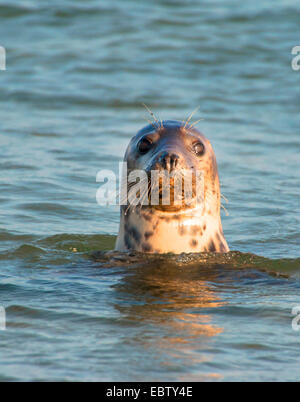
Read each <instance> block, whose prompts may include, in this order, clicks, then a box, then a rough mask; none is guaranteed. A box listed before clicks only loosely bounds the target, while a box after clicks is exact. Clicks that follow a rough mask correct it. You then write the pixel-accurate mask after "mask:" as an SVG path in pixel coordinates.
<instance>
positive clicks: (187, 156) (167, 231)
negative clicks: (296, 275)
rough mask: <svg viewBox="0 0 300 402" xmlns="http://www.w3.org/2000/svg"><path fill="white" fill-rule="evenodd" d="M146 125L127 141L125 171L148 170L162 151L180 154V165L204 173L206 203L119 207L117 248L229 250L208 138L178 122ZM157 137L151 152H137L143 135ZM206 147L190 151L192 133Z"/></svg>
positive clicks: (217, 180) (141, 249)
mask: <svg viewBox="0 0 300 402" xmlns="http://www.w3.org/2000/svg"><path fill="white" fill-rule="evenodd" d="M161 123H162V124H150V125H148V126H146V127H144V128H143V129H142V130H140V131H139V132H138V133H137V135H136V136H135V137H133V138H132V140H131V141H130V143H129V145H128V148H127V151H126V153H125V157H124V160H125V161H127V166H128V174H129V173H130V171H132V170H135V169H143V170H150V169H151V168H152V169H153V168H154V167H155V166H156V165H155V163H156V160H157V159H156V157H157V155H158V154H159V153H161V152H162V151H164V150H168V151H169V152H170V151H172V152H176V153H180V161H181V165H180V167H179V168H189V169H199V170H203V171H204V206H203V208H197V207H196V208H194V209H186V210H182V211H179V212H177V213H175V212H174V213H171V212H163V211H160V210H156V209H154V208H152V207H148V206H142V207H141V206H140V207H135V208H134V207H132V206H129V207H128V206H121V217H120V229H119V235H118V238H117V242H116V250H119V251H126V250H137V251H141V252H145V253H168V252H172V253H177V254H178V253H182V252H186V253H189V252H218V253H225V252H228V251H229V248H228V245H227V242H226V240H225V237H224V234H223V229H222V223H221V218H220V184H219V176H218V169H217V162H216V158H215V154H214V151H213V149H212V146H211V144H210V142H209V141H208V140H207V139H206V138H205V137H204V136H203V134H201V133H200V132H199V131H198V130H196V129H195V128H193V127H191V126H189V125H187V124H185V123H183V122H178V121H169V120H168V121H163V122H161ZM148 134H150V135H152V136H153V138H156V146H155V149H153V151H151V153H149V154H146V155H143V156H140V155H139V154H138V152H137V143H138V142H139V140H140V139H141V138H142V137H143V136H145V135H148ZM191 136H192V137H193V138H194V137H196V138H198V139H199V140H200V141H201V142H202V143H203V144H204V145H205V153H204V155H203V156H202V157H198V156H197V155H195V154H194V153H193V152H191V150H190V149H189V141H190V137H191Z"/></svg>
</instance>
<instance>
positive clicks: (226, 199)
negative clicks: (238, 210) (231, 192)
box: [221, 193, 229, 204]
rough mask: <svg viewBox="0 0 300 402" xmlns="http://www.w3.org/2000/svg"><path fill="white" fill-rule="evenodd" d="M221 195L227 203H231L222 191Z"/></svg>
mask: <svg viewBox="0 0 300 402" xmlns="http://www.w3.org/2000/svg"><path fill="white" fill-rule="evenodd" d="M221 197H222V198H223V200H224V201H225V202H226V204H228V203H229V201H228V199H227V198H226V197H225V195H223V194H222V193H221Z"/></svg>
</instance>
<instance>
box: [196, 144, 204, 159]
mask: <svg viewBox="0 0 300 402" xmlns="http://www.w3.org/2000/svg"><path fill="white" fill-rule="evenodd" d="M193 150H194V152H195V154H196V155H198V156H201V155H203V154H204V145H203V144H202V142H196V143H195V144H194V145H193Z"/></svg>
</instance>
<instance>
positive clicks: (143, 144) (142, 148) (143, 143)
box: [137, 138, 152, 154]
mask: <svg viewBox="0 0 300 402" xmlns="http://www.w3.org/2000/svg"><path fill="white" fill-rule="evenodd" d="M151 146H152V142H151V141H150V140H149V139H148V138H142V139H141V140H140V142H139V143H138V146H137V147H138V150H139V152H140V153H141V154H145V153H147V152H148V151H149V149H150V148H151Z"/></svg>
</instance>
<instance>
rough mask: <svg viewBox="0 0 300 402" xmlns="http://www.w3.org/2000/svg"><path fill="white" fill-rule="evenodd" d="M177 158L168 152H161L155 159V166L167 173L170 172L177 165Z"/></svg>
mask: <svg viewBox="0 0 300 402" xmlns="http://www.w3.org/2000/svg"><path fill="white" fill-rule="evenodd" d="M178 161H179V156H178V155H177V154H175V153H171V152H168V151H164V152H162V153H161V154H160V155H159V156H158V158H157V164H158V165H160V166H161V167H162V168H163V169H165V170H167V171H168V172H172V171H173V170H174V169H175V168H176V167H177V164H178Z"/></svg>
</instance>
